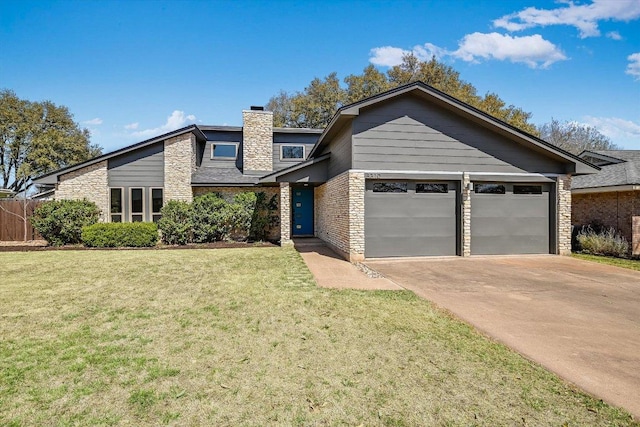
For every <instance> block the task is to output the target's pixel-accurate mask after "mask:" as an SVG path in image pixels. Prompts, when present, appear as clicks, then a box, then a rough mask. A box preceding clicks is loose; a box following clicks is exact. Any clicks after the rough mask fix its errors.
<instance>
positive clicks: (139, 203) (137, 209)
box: [131, 188, 144, 222]
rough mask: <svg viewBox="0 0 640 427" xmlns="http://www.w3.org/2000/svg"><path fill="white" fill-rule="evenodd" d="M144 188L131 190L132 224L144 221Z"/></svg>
mask: <svg viewBox="0 0 640 427" xmlns="http://www.w3.org/2000/svg"><path fill="white" fill-rule="evenodd" d="M143 194H144V193H143V191H142V188H132V189H131V222H142V221H144V196H143Z"/></svg>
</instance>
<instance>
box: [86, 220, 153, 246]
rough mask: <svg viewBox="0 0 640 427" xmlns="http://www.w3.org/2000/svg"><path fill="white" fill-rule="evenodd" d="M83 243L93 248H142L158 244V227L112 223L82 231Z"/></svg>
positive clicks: (146, 223) (147, 223)
mask: <svg viewBox="0 0 640 427" xmlns="http://www.w3.org/2000/svg"><path fill="white" fill-rule="evenodd" d="M82 243H84V245H85V246H89V247H92V248H120V247H128V248H142V247H152V246H155V245H156V244H157V243H158V227H157V226H156V224H155V223H153V222H111V223H105V224H93V225H90V226H87V227H84V228H83V229H82Z"/></svg>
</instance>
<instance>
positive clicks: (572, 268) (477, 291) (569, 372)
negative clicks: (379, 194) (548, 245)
mask: <svg viewBox="0 0 640 427" xmlns="http://www.w3.org/2000/svg"><path fill="white" fill-rule="evenodd" d="M366 264H367V265H368V266H369V267H370V268H372V269H374V270H377V271H378V272H380V273H382V274H383V275H384V276H385V277H387V278H388V279H390V280H392V281H394V282H395V283H397V284H399V285H400V286H402V287H404V288H406V289H409V290H412V291H414V292H415V293H416V294H417V295H419V296H421V297H424V298H426V299H428V300H430V301H432V302H434V303H436V304H437V305H438V306H440V307H442V308H445V309H447V310H449V311H451V312H452V313H454V314H455V315H457V316H458V317H460V318H462V319H463V320H465V321H466V322H468V323H470V324H472V325H474V326H475V327H476V328H477V329H479V330H480V331H482V332H483V333H485V334H487V335H489V336H491V337H493V338H495V339H496V340H497V341H500V342H502V343H504V344H506V345H508V346H509V347H511V348H513V349H515V350H516V351H518V352H520V353H521V354H523V355H525V356H526V357H528V358H530V359H532V360H534V361H536V362H538V363H540V364H541V365H543V366H545V367H546V368H547V369H549V370H551V371H553V372H555V373H556V374H558V375H559V376H561V377H562V378H564V379H566V380H568V381H570V382H572V383H574V384H576V385H578V386H579V387H581V388H582V389H584V390H586V391H587V392H589V393H591V394H593V395H595V396H598V397H600V398H602V399H603V400H605V401H607V402H609V403H612V404H614V405H617V406H622V407H624V408H625V409H627V410H629V411H630V412H631V413H632V414H634V416H635V417H636V418H640V398H638V396H640V272H637V271H632V270H627V269H622V268H618V267H612V266H607V265H602V264H597V263H593V262H588V261H582V260H577V259H575V258H570V257H561V256H553V255H544V256H519V257H513V256H509V257H469V258H440V259H429V258H420V259H418V258H415V259H409V260H373V261H367V263H366Z"/></svg>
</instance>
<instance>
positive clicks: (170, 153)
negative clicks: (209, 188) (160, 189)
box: [164, 133, 196, 202]
mask: <svg viewBox="0 0 640 427" xmlns="http://www.w3.org/2000/svg"><path fill="white" fill-rule="evenodd" d="M195 144H196V137H195V135H194V134H192V133H187V134H184V135H178V136H176V137H174V138H170V139H167V140H166V141H164V199H165V200H182V201H184V202H191V200H193V192H192V190H191V174H192V173H193V172H194V171H195V169H196V150H195Z"/></svg>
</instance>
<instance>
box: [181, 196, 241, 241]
mask: <svg viewBox="0 0 640 427" xmlns="http://www.w3.org/2000/svg"><path fill="white" fill-rule="evenodd" d="M191 207H192V216H191V218H192V222H193V241H194V242H196V243H208V242H215V241H217V240H222V239H225V238H227V237H228V236H229V234H230V232H231V230H232V229H233V225H232V224H231V221H232V215H233V214H232V212H231V210H230V209H229V203H227V201H226V200H224V199H223V198H222V197H220V195H219V194H217V193H208V194H204V195H202V196H198V197H196V198H195V199H194V200H193V203H192V205H191Z"/></svg>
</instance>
